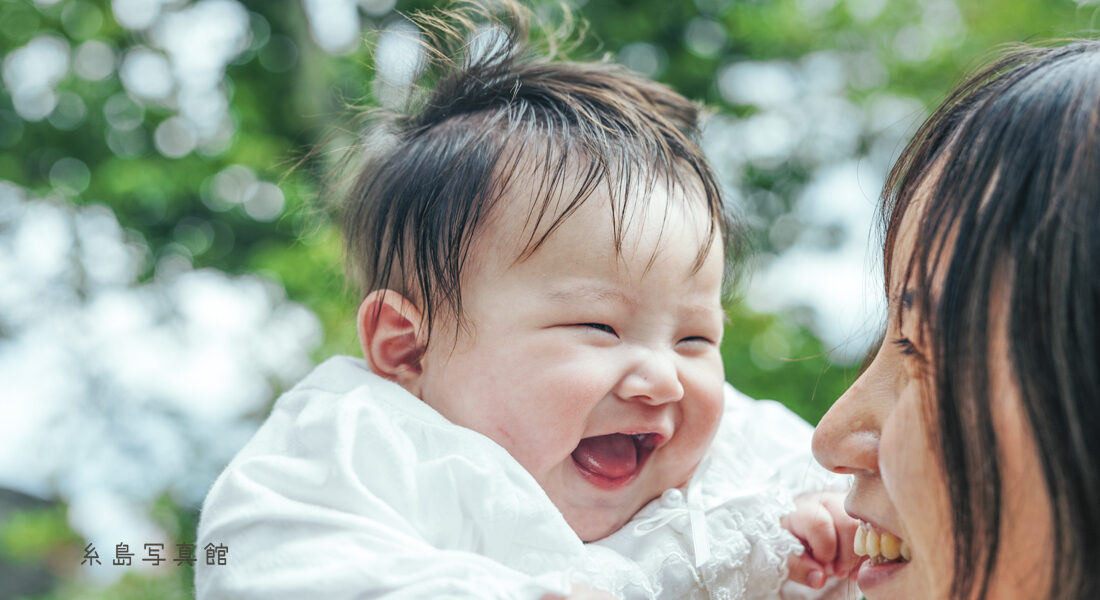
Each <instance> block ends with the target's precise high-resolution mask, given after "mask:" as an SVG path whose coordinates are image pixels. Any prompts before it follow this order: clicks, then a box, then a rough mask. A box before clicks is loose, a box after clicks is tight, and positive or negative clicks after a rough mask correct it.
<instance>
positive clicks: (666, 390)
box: [615, 352, 684, 405]
mask: <svg viewBox="0 0 1100 600" xmlns="http://www.w3.org/2000/svg"><path fill="white" fill-rule="evenodd" d="M615 393H616V394H617V395H618V396H619V397H620V398H623V399H625V400H636V401H641V402H645V403H647V404H653V405H658V404H665V403H668V402H677V401H679V400H680V399H682V398H683V397H684V386H683V384H681V383H680V374H679V372H678V371H677V369H676V364H675V363H674V362H673V360H672V359H671V358H669V357H665V356H662V355H661V354H660V353H658V352H646V354H645V355H644V356H643V357H641V358H640V359H639V360H638V361H637V362H636V363H635V364H634V365H633V366H632V368H631V369H630V370H629V372H627V374H626V375H625V376H623V378H622V379H621V380H619V384H618V386H616V389H615Z"/></svg>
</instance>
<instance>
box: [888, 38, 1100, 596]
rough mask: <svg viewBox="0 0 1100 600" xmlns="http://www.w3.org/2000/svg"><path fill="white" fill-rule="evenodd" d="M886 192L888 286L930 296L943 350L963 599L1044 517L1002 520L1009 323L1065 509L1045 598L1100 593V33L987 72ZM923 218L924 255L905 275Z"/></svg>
mask: <svg viewBox="0 0 1100 600" xmlns="http://www.w3.org/2000/svg"><path fill="white" fill-rule="evenodd" d="M882 200H883V216H884V226H885V228H886V238H885V252H884V259H885V265H886V273H887V278H886V279H887V281H897V279H895V278H898V277H900V278H902V279H901V281H902V282H903V283H905V284H906V287H907V289H909V290H910V291H911V292H912V293H913V295H914V298H913V300H914V306H915V307H917V312H916V314H917V315H919V320H920V322H919V324H918V332H919V334H918V336H919V340H918V343H919V344H921V345H923V346H924V348H925V349H926V353H927V354H928V355H929V356H928V357H927V358H928V360H929V366H930V368H929V370H928V373H929V374H928V377H929V380H928V385H927V386H926V387H925V389H924V391H925V395H924V398H925V400H926V402H925V407H926V409H927V416H928V418H929V419H930V421H929V422H930V424H931V425H932V427H931V428H930V429H931V430H932V431H933V432H934V433H933V438H934V439H933V440H932V442H933V444H934V445H937V446H938V449H939V459H940V461H941V467H942V469H943V472H944V473H945V474H946V478H947V482H948V495H949V500H950V507H951V515H950V517H951V525H952V530H953V532H954V533H953V542H954V549H953V550H954V552H953V556H954V575H953V579H952V584H951V596H950V597H951V598H975V597H977V598H986V597H987V596H988V589H989V584H990V578H991V576H992V574H993V571H994V566H995V564H996V559H997V556H998V551H999V550H1001V551H1003V552H1014V551H1016V549H1015V548H1005V547H1003V545H1004V544H1003V543H1002V538H1001V532H1002V531H1003V530H1002V527H1005V526H1011V527H1029V526H1030V524H1028V523H1003V521H1004V519H1005V517H1006V516H1008V515H1006V514H1005V513H1004V512H1002V506H1003V504H1002V503H1003V501H1004V495H1005V493H1006V491H1005V488H1004V485H1003V482H1002V479H1001V473H1002V465H1003V456H1004V455H1003V452H1004V448H1003V443H1004V442H1003V441H999V440H998V437H997V435H996V431H995V429H994V426H993V420H992V415H993V413H994V412H995V406H997V405H999V404H1003V403H1004V402H1006V401H1009V399H1007V398H1002V397H994V396H993V395H992V394H991V393H990V390H991V388H990V382H991V380H990V375H989V372H990V368H991V365H992V364H993V362H994V361H998V360H1003V358H1000V355H998V354H995V352H996V349H995V348H993V347H992V346H991V337H992V332H994V331H996V330H997V328H1000V327H1006V329H1005V332H1006V334H1007V340H1008V351H1007V354H1008V356H1007V358H1008V361H1009V364H1007V365H1001V367H1005V369H1004V370H1005V371H1006V372H1008V373H1009V374H1010V376H1011V377H1012V378H1013V380H1014V381H1013V383H1014V384H1015V387H1016V388H1017V390H1018V392H1019V398H1020V401H1021V402H1022V406H1023V412H1024V414H1025V415H1026V418H1027V425H1028V426H1029V428H1030V431H1029V432H1030V434H1031V435H1032V436H1033V439H1034V442H1035V446H1036V448H1037V450H1038V460H1039V464H1040V465H1041V469H1042V475H1043V478H1044V481H1045V484H1046V489H1045V492H1046V494H1047V496H1048V497H1049V499H1050V506H1051V509H1052V510H1051V513H1052V514H1051V516H1050V518H1051V526H1052V527H1051V529H1052V531H1053V539H1052V541H1053V554H1052V556H1050V560H1049V563H1048V564H1049V567H1050V573H1049V575H1050V589H1049V595H1048V596H1046V597H1049V598H1058V599H1063V598H1067V599H1068V598H1075V599H1076V598H1090V599H1092V598H1100V43H1098V42H1096V41H1073V42H1068V43H1063V44H1061V45H1058V46H1051V47H1016V48H1014V49H1012V50H1011V51H1009V52H1007V53H1006V54H1005V55H1003V56H1002V57H1001V58H999V59H998V60H996V61H995V62H993V63H992V64H991V65H990V66H988V67H986V68H984V69H983V70H981V71H980V72H978V73H977V74H975V75H972V76H971V77H970V78H968V79H967V80H966V81H965V82H964V83H963V84H962V85H960V86H959V87H958V88H957V89H956V90H955V91H954V92H953V93H951V94H950V96H949V97H948V99H947V100H946V102H945V103H944V104H943V105H942V106H941V107H940V108H939V109H938V110H936V112H935V113H934V114H933V115H932V116H931V117H930V118H929V120H928V121H927V122H926V123H925V124H924V125H923V126H922V128H921V129H920V130H919V132H918V133H917V135H916V137H915V138H914V139H913V141H912V142H911V143H910V144H909V145H908V146H907V147H906V149H905V150H904V152H903V153H902V156H901V158H900V159H899V160H898V162H897V164H896V165H895V167H894V169H893V171H892V172H891V174H890V177H889V180H888V182H887V186H886V188H885V191H884V192H883V197H882ZM910 212H912V213H913V217H910V218H915V217H917V216H918V215H919V220H918V223H919V224H918V226H917V234H916V241H915V245H914V251H913V254H912V255H911V256H909V257H908V258H906V257H904V256H901V257H900V259H901V260H902V261H903V262H901V263H899V265H900V267H899V268H898V269H897V271H898V272H894V273H891V269H890V266H891V264H893V262H892V261H893V256H894V254H895V253H896V252H897V248H896V245H897V243H898V239H899V235H898V234H899V230H900V228H901V223H902V220H903V219H904V218H906V214H907V213H910ZM901 271H904V272H901ZM1002 314H1003V315H1007V324H1006V323H1004V321H1003V320H1002V319H1001V318H1000V317H999V315H1002ZM991 315H998V317H993V316H991ZM899 318H900V317H899ZM1001 352H1002V353H1003V350H1001ZM1000 410H1003V409H1000ZM1035 493H1041V490H1036V491H1035ZM1037 541H1038V540H1037ZM1046 566H1047V565H1036V569H1043V568H1045V567H1046Z"/></svg>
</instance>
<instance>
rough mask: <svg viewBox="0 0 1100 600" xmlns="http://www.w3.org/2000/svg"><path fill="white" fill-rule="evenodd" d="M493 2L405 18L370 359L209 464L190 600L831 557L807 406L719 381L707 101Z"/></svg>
mask: <svg viewBox="0 0 1100 600" xmlns="http://www.w3.org/2000/svg"><path fill="white" fill-rule="evenodd" d="M505 8H507V9H508V10H507V11H506V12H507V13H508V15H509V16H508V18H505V19H499V20H497V21H495V22H506V23H507V24H508V25H507V27H502V26H499V25H498V26H496V27H494V28H488V29H481V31H482V33H481V34H480V35H481V36H482V37H480V38H478V39H476V40H475V43H473V44H470V45H469V46H467V47H465V48H464V47H463V46H462V45H461V44H456V43H455V42H457V41H459V40H465V39H467V38H466V37H465V35H464V34H465V33H469V32H474V31H476V30H477V28H476V27H475V25H474V18H473V17H474V15H475V13H476V12H477V11H476V10H475V9H471V8H465V9H461V10H457V11H452V12H450V13H445V14H444V15H443V16H439V15H436V16H433V17H424V18H422V19H421V21H420V24H421V26H422V27H423V30H424V33H425V34H426V36H427V37H426V39H428V40H430V41H429V42H428V43H429V44H431V45H432V49H433V50H434V53H433V54H432V56H433V57H434V59H433V61H434V62H433V64H434V65H435V67H437V71H434V72H430V73H429V75H430V76H434V77H436V79H435V85H434V89H433V90H432V91H431V93H430V95H429V96H428V97H426V98H422V99H421V100H420V105H419V106H420V107H419V108H417V109H415V110H410V111H409V113H408V114H406V115H403V116H393V117H384V118H381V120H380V122H379V123H378V124H377V126H376V128H375V130H376V132H377V131H384V132H385V134H386V136H385V137H386V138H387V139H386V140H385V141H384V143H382V142H379V141H378V140H377V139H376V140H375V141H376V142H378V144H377V145H376V147H374V148H372V150H373V153H372V155H371V156H370V157H369V158H368V160H367V163H366V166H365V167H364V168H363V170H362V174H361V176H360V177H359V178H358V180H357V183H356V184H355V185H354V187H353V190H352V193H351V195H350V202H349V205H348V207H347V212H346V217H345V222H344V226H345V230H346V235H347V240H348V241H347V248H348V251H349V259H350V260H351V261H352V262H353V264H354V267H353V270H354V271H355V272H356V275H357V276H358V277H359V278H360V279H361V280H362V283H363V285H364V288H365V290H366V291H367V293H366V296H365V299H364V300H363V302H362V304H361V306H360V309H359V313H358V314H359V316H358V328H359V337H360V341H361V344H362V348H363V353H364V356H365V359H366V360H365V361H363V360H355V359H351V358H347V357H343V358H333V359H330V360H329V361H327V362H325V363H323V364H322V365H320V366H319V367H318V368H317V369H316V370H315V371H314V372H313V373H312V374H310V375H309V376H308V377H307V378H306V379H305V380H304V381H302V382H301V383H300V384H299V385H298V386H296V387H295V388H294V389H293V390H291V391H290V392H288V393H286V394H285V395H284V396H283V397H281V398H280V399H279V401H278V402H277V403H276V405H275V407H274V409H273V411H272V414H271V416H270V417H269V418H268V420H267V421H266V422H265V423H264V425H263V426H262V427H261V428H260V430H259V432H258V433H257V434H256V436H255V437H254V438H253V439H252V440H251V441H250V442H249V443H248V445H246V446H245V448H244V449H243V450H242V451H241V452H240V454H239V455H238V456H237V457H236V458H235V459H234V460H233V462H232V463H231V464H230V465H229V467H228V468H227V469H226V471H225V472H224V473H223V474H222V475H221V477H219V479H218V481H217V482H216V483H215V485H214V487H213V488H212V490H211V491H210V494H209V496H208V497H207V499H206V503H205V505H204V508H203V512H202V517H201V522H200V526H199V542H198V544H199V546H200V547H205V545H206V544H208V543H214V544H215V545H219V544H220V545H224V546H226V547H227V548H228V549H229V553H228V557H227V561H226V564H225V565H213V566H206V565H200V566H199V567H198V568H197V570H196V588H197V595H198V598H199V599H200V600H201V599H212V598H234V599H236V598H264V599H271V598H365V597H378V596H385V597H387V598H444V597H468V598H517V599H518V598H543V597H565V596H572V597H577V598H580V597H586V596H588V595H593V596H598V595H601V593H600V592H596V591H594V590H600V591H602V592H607V593H611V594H613V595H614V596H616V597H629V598H650V597H667V598H694V597H698V598H705V597H719V598H765V597H776V596H777V595H778V593H779V588H780V585H781V584H782V583H783V581H784V579H786V578H787V577H788V575H789V578H790V579H791V580H793V581H797V582H800V583H804V584H807V585H809V586H811V587H814V588H821V587H822V586H824V585H825V584H826V581H825V580H826V577H830V576H835V577H836V578H837V580H839V581H840V582H841V583H845V582H843V579H844V578H845V577H846V576H847V575H848V572H849V570H850V569H851V567H853V566H854V564H855V557H854V556H853V554H852V551H851V549H850V548H845V547H842V546H844V545H843V544H838V542H837V540H838V539H852V536H853V535H854V531H855V522H854V521H852V520H851V519H850V518H848V517H847V516H846V515H845V514H844V511H843V509H842V508H841V506H840V500H839V495H838V494H808V492H811V491H814V490H817V491H820V490H822V489H823V488H825V487H827V482H826V480H825V479H823V478H821V477H818V475H817V474H816V473H813V472H812V471H811V470H812V467H811V466H810V464H811V462H812V461H811V460H810V455H809V448H810V445H809V439H810V428H809V427H808V426H807V425H806V424H805V423H803V422H802V421H800V420H798V419H797V418H796V417H794V416H793V415H791V414H790V413H789V412H787V411H786V410H785V409H782V408H781V407H779V406H778V405H776V404H774V403H757V402H753V401H751V400H749V399H747V398H745V397H743V396H741V395H739V394H738V393H737V392H735V391H733V389H732V388H730V387H729V386H728V385H726V384H725V383H724V373H723V367H722V359H721V356H720V354H719V343H720V341H721V338H722V332H723V328H724V318H725V312H724V310H723V306H722V299H723V292H724V288H723V286H724V284H725V282H726V281H728V279H729V277H728V273H727V270H728V267H729V264H728V263H729V262H731V261H730V259H729V257H731V256H732V255H733V253H732V252H731V247H732V245H733V242H734V237H733V235H732V233H733V227H732V224H731V223H730V222H729V220H728V218H727V216H726V213H725V212H724V211H723V210H722V206H721V201H720V194H719V192H718V186H717V184H716V182H715V180H714V177H713V175H712V173H711V170H710V168H709V167H708V165H707V164H706V161H705V159H704V158H703V156H702V154H701V153H700V151H699V150H698V148H697V146H696V145H695V143H694V142H693V139H692V136H693V135H694V134H695V133H696V120H697V109H696V107H695V106H694V105H692V104H691V103H690V102H689V101H687V100H686V99H684V98H683V97H681V96H679V95H677V94H675V93H674V92H672V91H671V90H669V89H668V88H666V87H664V86H661V85H659V84H656V83H653V82H650V81H645V80H643V79H641V78H639V77H637V76H635V75H633V74H631V73H629V72H628V71H625V70H623V69H621V68H619V67H616V66H614V65H611V64H608V63H606V62H601V63H577V62H563V61H558V62H555V61H553V60H550V59H546V58H538V57H535V56H533V54H532V52H531V50H530V48H529V46H528V45H527V44H526V39H527V27H526V21H527V19H526V17H525V15H524V13H523V11H521V10H520V9H519V8H517V7H515V6H512V5H506V6H505ZM482 16H484V15H482ZM494 19H496V18H494ZM452 48H453V49H454V50H453V51H452V50H450V49H452ZM474 48H479V49H480V50H477V51H474V50H473V49H474ZM463 51H468V52H469V53H470V54H469V55H467V56H465V58H463V59H460V60H455V61H453V62H450V61H448V60H447V59H446V58H445V57H446V56H448V55H449V53H457V52H463ZM375 137H376V138H378V136H377V135H376V136H375ZM368 367H369V368H368ZM716 436H717V437H716ZM792 534H793V535H792ZM585 542H588V543H585ZM200 562H201V561H200ZM802 589H803V591H805V590H808V589H809V588H806V587H803V588H802Z"/></svg>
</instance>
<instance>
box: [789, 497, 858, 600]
mask: <svg viewBox="0 0 1100 600" xmlns="http://www.w3.org/2000/svg"><path fill="white" fill-rule="evenodd" d="M794 505H795V509H794V512H793V513H791V514H789V515H787V516H785V517H783V520H782V524H783V527H784V528H786V529H787V531H790V532H791V534H793V535H794V536H795V537H796V538H798V539H800V540H802V545H803V546H805V547H806V551H805V552H804V553H803V554H802V556H791V559H790V562H789V563H788V565H787V566H788V567H789V569H790V580H791V581H794V582H796V583H801V584H803V585H808V586H810V587H812V588H814V589H821V588H822V587H824V586H825V580H826V578H828V577H830V576H834V577H854V576H855V571H854V569H855V567H856V566H857V565H858V564H859V557H858V556H856V553H855V550H854V549H853V548H852V539H853V538H854V537H855V534H856V528H857V527H858V526H859V524H858V523H857V522H856V520H855V519H853V518H852V517H850V516H848V513H846V512H844V494H843V493H841V492H811V493H808V494H803V495H801V496H799V497H798V498H796V499H795V501H794Z"/></svg>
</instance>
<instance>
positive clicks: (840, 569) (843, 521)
mask: <svg viewBox="0 0 1100 600" xmlns="http://www.w3.org/2000/svg"><path fill="white" fill-rule="evenodd" d="M824 505H825V507H826V509H828V511H829V512H830V513H831V514H832V517H833V523H834V528H835V530H836V537H837V542H836V546H837V550H836V557H835V559H834V560H833V562H832V571H833V574H834V575H837V576H840V577H845V576H848V575H849V574H850V573H851V572H852V571H853V570H854V569H855V568H856V567H857V566H858V565H859V561H860V557H859V556H858V555H857V554H856V551H855V547H854V546H853V541H854V538H855V535H856V529H858V528H859V523H858V522H857V521H856V520H855V519H853V518H852V517H850V516H848V513H846V512H845V511H844V505H843V501H842V500H841V499H840V497H839V496H837V497H835V498H829V499H826V501H825V502H824Z"/></svg>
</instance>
